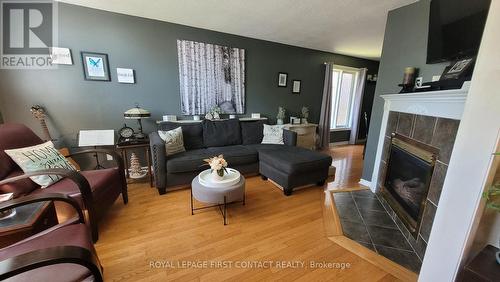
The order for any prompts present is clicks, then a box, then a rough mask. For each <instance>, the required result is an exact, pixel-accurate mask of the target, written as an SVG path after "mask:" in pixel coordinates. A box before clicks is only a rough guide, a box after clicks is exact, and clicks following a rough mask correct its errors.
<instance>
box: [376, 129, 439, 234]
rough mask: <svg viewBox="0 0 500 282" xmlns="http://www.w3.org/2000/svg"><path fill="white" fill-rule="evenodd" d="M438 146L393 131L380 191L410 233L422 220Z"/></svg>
mask: <svg viewBox="0 0 500 282" xmlns="http://www.w3.org/2000/svg"><path fill="white" fill-rule="evenodd" d="M438 154H439V149H437V148H434V147H432V146H429V145H427V144H424V143H421V142H418V141H417V140H414V139H411V138H408V137H406V136H403V135H400V134H397V133H393V134H392V138H391V144H390V151H389V158H388V163H387V170H386V175H385V181H384V185H382V190H381V192H382V195H383V197H384V199H385V200H386V201H387V202H388V203H389V205H390V206H391V207H392V209H393V210H394V211H395V212H396V214H397V215H398V217H399V218H400V219H401V221H402V222H403V223H404V224H405V225H406V227H407V228H408V230H409V231H410V232H411V233H412V235H413V236H414V237H416V236H417V234H418V229H419V227H420V223H421V221H422V215H423V211H424V209H425V204H426V199H427V193H428V191H429V186H430V183H431V178H432V173H433V171H434V164H435V162H436V158H437V155H438Z"/></svg>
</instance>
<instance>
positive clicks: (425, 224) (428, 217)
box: [420, 200, 437, 242]
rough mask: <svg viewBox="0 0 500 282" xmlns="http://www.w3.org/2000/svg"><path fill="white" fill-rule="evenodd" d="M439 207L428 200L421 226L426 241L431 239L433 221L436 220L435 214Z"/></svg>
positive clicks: (421, 232) (421, 233)
mask: <svg viewBox="0 0 500 282" xmlns="http://www.w3.org/2000/svg"><path fill="white" fill-rule="evenodd" d="M436 209H437V207H436V206H435V205H434V204H432V203H431V202H429V200H427V204H426V206H425V210H424V215H423V218H422V224H421V226H420V235H422V238H424V240H425V241H426V242H428V241H429V236H430V234H431V229H432V223H433V222H434V216H435V215H436Z"/></svg>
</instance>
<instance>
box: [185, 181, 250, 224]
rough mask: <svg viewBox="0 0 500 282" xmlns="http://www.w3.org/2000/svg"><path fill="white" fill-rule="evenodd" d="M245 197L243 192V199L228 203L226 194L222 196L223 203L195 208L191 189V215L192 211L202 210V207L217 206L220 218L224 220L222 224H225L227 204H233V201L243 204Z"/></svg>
mask: <svg viewBox="0 0 500 282" xmlns="http://www.w3.org/2000/svg"><path fill="white" fill-rule="evenodd" d="M245 198H246V197H245V194H243V200H241V201H235V202H230V203H228V202H227V199H226V196H224V203H223V204H218V205H213V206H205V207H199V208H195V207H194V201H193V190H192V189H191V215H194V211H197V210H203V209H208V208H214V207H218V208H219V211H220V212H221V214H222V218H223V220H224V221H223V222H224V225H227V205H229V204H235V203H243V205H245V200H246V199H245Z"/></svg>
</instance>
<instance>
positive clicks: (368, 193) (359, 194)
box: [352, 190, 377, 199]
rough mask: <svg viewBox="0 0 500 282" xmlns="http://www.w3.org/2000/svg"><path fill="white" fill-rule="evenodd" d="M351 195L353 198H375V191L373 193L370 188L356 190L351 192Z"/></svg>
mask: <svg viewBox="0 0 500 282" xmlns="http://www.w3.org/2000/svg"><path fill="white" fill-rule="evenodd" d="M352 196H354V197H355V198H359V197H362V198H372V199H373V198H377V196H376V195H375V193H373V192H372V191H371V190H360V191H356V192H353V193H352Z"/></svg>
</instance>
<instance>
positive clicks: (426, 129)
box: [412, 115, 436, 144]
mask: <svg viewBox="0 0 500 282" xmlns="http://www.w3.org/2000/svg"><path fill="white" fill-rule="evenodd" d="M435 125H436V118H435V117H431V116H421V115H417V116H416V117H415V128H414V129H413V136H412V138H413V139H416V140H418V141H420V142H422V143H425V144H430V143H431V141H432V134H433V133H434V126H435Z"/></svg>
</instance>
